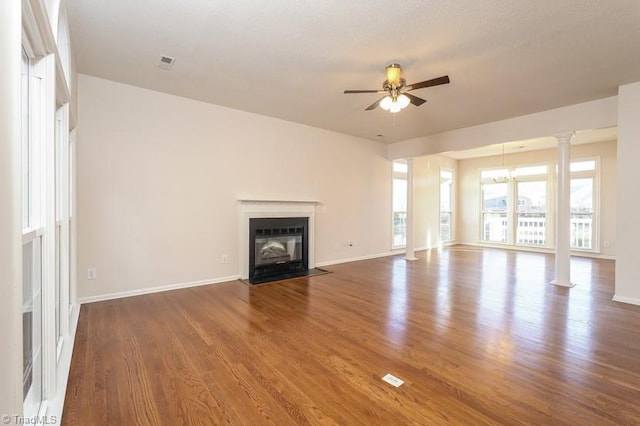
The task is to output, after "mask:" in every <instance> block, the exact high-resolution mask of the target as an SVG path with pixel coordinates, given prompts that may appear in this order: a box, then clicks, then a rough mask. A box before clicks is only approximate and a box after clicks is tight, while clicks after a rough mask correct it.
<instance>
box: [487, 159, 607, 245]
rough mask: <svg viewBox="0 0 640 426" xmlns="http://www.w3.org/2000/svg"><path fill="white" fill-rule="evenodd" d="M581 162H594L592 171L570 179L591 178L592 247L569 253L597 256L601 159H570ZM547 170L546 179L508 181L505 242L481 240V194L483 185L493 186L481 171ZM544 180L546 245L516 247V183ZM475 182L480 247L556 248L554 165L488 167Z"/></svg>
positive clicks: (543, 177)
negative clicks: (477, 187)
mask: <svg viewBox="0 0 640 426" xmlns="http://www.w3.org/2000/svg"><path fill="white" fill-rule="evenodd" d="M583 161H594V163H595V166H594V167H595V170H586V171H577V172H570V179H579V178H593V213H592V233H593V235H592V241H593V247H592V248H591V249H585V248H574V247H571V251H573V252H588V253H599V252H600V226H601V225H600V174H601V172H600V169H601V159H600V157H597V156H596V157H577V158H572V159H571V160H570V163H580V162H583ZM543 165H546V166H547V174H546V175H528V176H520V177H518V176H517V175H516V176H515V180H509V181H508V182H506V183H507V242H505V243H501V242H495V241H486V240H484V218H483V213H484V199H483V193H482V185H483V184H485V183H495V181H494V180H493V178H483V177H482V173H483V172H484V171H492V170H505V171H506V172H507V173H508V174H510V175H512V176H513V175H514V172H515V170H516V169H517V168H523V167H537V166H543ZM541 180H546V182H547V195H546V197H547V202H546V204H547V213H546V224H545V228H546V234H547V236H546V244H545V245H529V244H518V243H517V241H516V239H517V234H516V232H517V205H516V204H517V200H518V193H517V188H516V182H527V181H541ZM478 182H479V186H480V188H479V207H480V208H479V212H480V218H479V230H478V231H479V233H478V237H479V238H478V239H479V243H480V244H483V245H499V246H505V247H515V248H533V249H535V248H540V249H552V248H554V247H555V212H556V182H557V162H556V161H551V162H539V163H524V164H515V165H514V164H511V165H508V166H501V167H487V168H481V169H479V174H478Z"/></svg>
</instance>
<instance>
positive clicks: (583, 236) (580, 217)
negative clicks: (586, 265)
mask: <svg viewBox="0 0 640 426" xmlns="http://www.w3.org/2000/svg"><path fill="white" fill-rule="evenodd" d="M570 203H571V248H576V249H587V250H590V249H593V178H592V177H585V178H578V179H571V201H570Z"/></svg>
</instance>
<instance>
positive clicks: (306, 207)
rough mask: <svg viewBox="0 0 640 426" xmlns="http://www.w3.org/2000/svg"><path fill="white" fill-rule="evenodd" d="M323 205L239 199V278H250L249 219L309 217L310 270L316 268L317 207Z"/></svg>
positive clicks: (290, 201)
mask: <svg viewBox="0 0 640 426" xmlns="http://www.w3.org/2000/svg"><path fill="white" fill-rule="evenodd" d="M319 204H321V203H320V202H319V201H313V200H268V199H267V200H265V199H238V205H239V209H238V210H239V220H240V222H239V223H240V236H239V238H240V242H239V244H238V246H239V252H238V259H239V262H238V264H239V267H240V270H239V276H240V278H242V279H247V278H248V276H249V219H252V218H267V217H273V218H280V217H307V218H309V235H308V237H309V258H308V266H309V269H312V268H315V214H316V206H317V205H319Z"/></svg>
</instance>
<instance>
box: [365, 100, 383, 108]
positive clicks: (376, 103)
mask: <svg viewBox="0 0 640 426" xmlns="http://www.w3.org/2000/svg"><path fill="white" fill-rule="evenodd" d="M383 99H384V97H382V98H380V99H378V100H377V101H375V102H374V103H372V104H371V105H369V106H368V107H366V108H365V109H364V110H365V111H373V110H374V109H376V107H377V106H378V104H379V103H380V101H381V100H383Z"/></svg>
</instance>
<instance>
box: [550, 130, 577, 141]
mask: <svg viewBox="0 0 640 426" xmlns="http://www.w3.org/2000/svg"><path fill="white" fill-rule="evenodd" d="M575 135H576V132H564V133H557V134H555V135H554V137H555V138H556V139H557V140H558V142H559V143H569V142H570V141H571V138H573V137H574V136H575Z"/></svg>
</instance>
